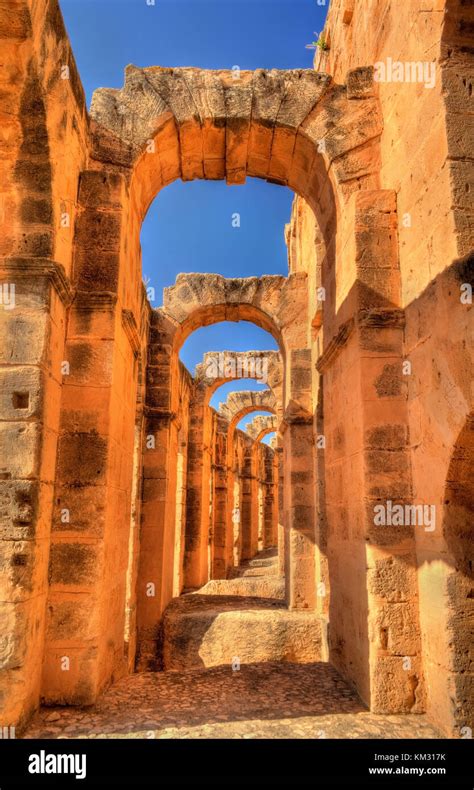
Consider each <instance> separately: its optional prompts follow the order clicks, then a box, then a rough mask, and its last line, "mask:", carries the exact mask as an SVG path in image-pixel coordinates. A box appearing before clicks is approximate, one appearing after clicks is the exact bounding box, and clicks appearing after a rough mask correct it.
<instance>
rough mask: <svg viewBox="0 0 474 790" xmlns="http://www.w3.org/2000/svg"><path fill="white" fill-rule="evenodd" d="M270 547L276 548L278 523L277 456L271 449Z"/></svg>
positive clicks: (278, 488) (278, 486) (274, 449)
mask: <svg viewBox="0 0 474 790" xmlns="http://www.w3.org/2000/svg"><path fill="white" fill-rule="evenodd" d="M272 467H273V468H272V497H273V500H272V546H275V547H278V522H279V497H280V485H279V454H278V453H277V452H276V448H275V447H274V448H273V454H272Z"/></svg>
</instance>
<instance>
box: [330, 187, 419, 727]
mask: <svg viewBox="0 0 474 790" xmlns="http://www.w3.org/2000/svg"><path fill="white" fill-rule="evenodd" d="M352 207H353V210H354V224H353V227H354V255H355V262H356V267H357V269H356V271H357V279H356V281H355V283H354V285H353V287H352V290H351V292H350V293H349V295H348V296H347V298H346V302H345V311H346V316H347V319H346V321H345V322H344V323H343V324H341V326H340V327H339V330H338V332H337V334H336V336H335V337H333V338H332V339H331V341H330V342H328V343H327V345H326V347H325V350H324V353H323V354H322V356H321V358H320V360H319V361H318V365H317V366H318V369H319V371H320V372H322V373H323V374H324V375H323V381H324V423H325V428H324V433H325V436H326V438H327V447H326V450H325V459H326V460H325V466H326V491H325V498H326V511H327V520H328V558H329V573H330V618H329V619H330V657H331V661H332V662H333V663H334V664H335V666H336V667H338V668H339V669H340V670H341V671H342V672H343V673H344V674H346V675H347V676H348V677H349V678H350V679H351V680H352V682H353V683H355V685H356V687H357V689H358V692H359V694H360V695H361V697H362V699H363V700H364V701H365V702H366V703H367V704H368V705H370V707H371V709H372V710H374V711H377V712H379V713H399V712H408V711H420V710H422V709H423V696H424V692H423V679H422V673H421V666H420V634H419V624H418V602H417V578H416V566H417V563H416V554H415V544H414V535H413V530H414V527H413V526H411V525H403V526H398V525H393V524H385V525H383V524H378V523H377V522H376V519H375V517H376V514H377V511H378V509H379V508H381V509H382V510H383V512H387V508H388V507H389V504H388V503H389V502H393V503H397V504H398V503H399V504H402V505H404V504H411V501H412V496H413V492H412V484H411V470H410V457H409V446H408V421H407V394H406V383H405V380H404V364H403V363H404V360H403V327H404V316H403V313H402V311H401V310H400V309H399V308H398V305H399V299H400V280H399V268H398V240H397V211H396V196H395V194H394V193H393V192H391V191H370V192H357V193H356V194H355V195H354V197H353V204H352ZM376 508H377V510H376ZM421 528H422V527H421Z"/></svg>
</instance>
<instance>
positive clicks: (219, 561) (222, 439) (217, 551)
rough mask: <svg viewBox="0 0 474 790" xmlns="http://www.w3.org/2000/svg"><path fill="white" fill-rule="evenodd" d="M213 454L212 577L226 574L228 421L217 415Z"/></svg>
mask: <svg viewBox="0 0 474 790" xmlns="http://www.w3.org/2000/svg"><path fill="white" fill-rule="evenodd" d="M216 427H217V431H216V441H215V455H214V507H213V514H212V515H213V560H212V573H211V578H212V579H225V578H226V575H227V564H226V556H227V546H226V541H227V498H228V497H227V494H228V492H227V432H228V422H227V420H225V419H224V418H223V417H220V416H218V415H217V426H216Z"/></svg>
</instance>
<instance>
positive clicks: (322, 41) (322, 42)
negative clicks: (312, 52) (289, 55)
mask: <svg viewBox="0 0 474 790" xmlns="http://www.w3.org/2000/svg"><path fill="white" fill-rule="evenodd" d="M314 35H315V36H316V41H312V42H311V44H306V49H321V50H322V51H323V52H327V51H328V49H329V44H328V43H327V41H326V36H325V35H324V30H323V32H322V33H319V34H318V33H316V31H314Z"/></svg>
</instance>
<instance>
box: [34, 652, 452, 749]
mask: <svg viewBox="0 0 474 790" xmlns="http://www.w3.org/2000/svg"><path fill="white" fill-rule="evenodd" d="M24 737H26V738H441V737H443V736H442V735H441V733H439V732H437V731H436V730H435V729H434V728H433V727H432V726H431V725H430V724H429V723H428V722H427V721H426V718H425V717H424V716H381V715H376V714H373V713H369V712H368V711H367V710H366V709H365V708H364V706H363V705H362V704H361V703H360V700H359V699H358V697H357V696H356V695H355V694H354V692H353V691H352V690H351V689H350V688H349V687H348V686H347V685H346V683H345V682H344V681H343V680H342V679H341V677H340V676H339V675H338V674H337V672H336V671H335V670H334V669H333V668H332V667H331V666H330V665H328V664H323V663H317V664H309V665H297V664H282V663H276V664H272V663H268V664H255V665H247V666H242V667H241V669H240V670H238V671H233V670H232V668H231V667H218V668H214V669H204V670H202V669H200V670H196V671H188V672H183V673H176V672H156V673H144V674H138V675H130V676H128V677H126V678H123V679H122V680H120V681H119V682H117V683H116V684H115V685H114V686H113V687H112V688H110V689H109V690H108V691H107V692H105V694H103V695H102V697H101V698H100V700H99V701H98V703H97V704H96V705H94V706H93V707H89V708H82V709H77V708H76V709H73V708H59V707H54V708H42V709H41V710H40V711H39V713H38V714H37V715H36V717H35V718H34V720H33V721H32V723H31V725H30V726H29V728H28V730H27V731H26V733H25V735H24Z"/></svg>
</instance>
